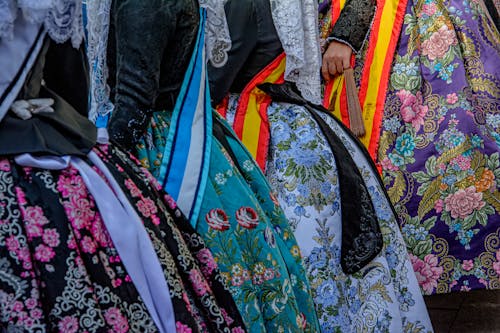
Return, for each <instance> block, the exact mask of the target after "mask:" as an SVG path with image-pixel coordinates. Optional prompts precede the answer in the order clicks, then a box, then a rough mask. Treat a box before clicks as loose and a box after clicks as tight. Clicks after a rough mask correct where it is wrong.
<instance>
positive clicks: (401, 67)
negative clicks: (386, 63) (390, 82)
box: [393, 63, 406, 75]
mask: <svg viewBox="0 0 500 333" xmlns="http://www.w3.org/2000/svg"><path fill="white" fill-rule="evenodd" d="M405 69H406V66H405V64H402V63H397V64H396V65H394V68H393V70H394V71H395V72H396V74H399V75H401V74H403V72H405Z"/></svg>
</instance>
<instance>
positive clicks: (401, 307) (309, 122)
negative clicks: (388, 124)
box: [227, 95, 432, 332]
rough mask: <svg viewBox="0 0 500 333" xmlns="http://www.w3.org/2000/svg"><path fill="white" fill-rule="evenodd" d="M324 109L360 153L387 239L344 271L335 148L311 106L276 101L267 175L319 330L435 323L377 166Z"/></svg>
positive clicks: (407, 328) (419, 327)
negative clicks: (299, 258)
mask: <svg viewBox="0 0 500 333" xmlns="http://www.w3.org/2000/svg"><path fill="white" fill-rule="evenodd" d="M237 97H238V96H236V95H231V97H230V100H229V107H228V111H227V116H228V119H232V118H233V114H234V112H235V110H236V107H237ZM322 117H323V118H324V120H325V121H326V122H327V124H328V126H329V127H330V128H331V129H332V130H333V132H334V133H335V134H336V135H337V136H338V137H339V138H340V139H341V140H342V142H343V144H344V145H345V147H346V148H347V149H348V151H349V153H350V155H351V156H352V158H353V159H354V161H356V167H357V168H358V169H359V171H360V172H361V175H362V176H363V179H364V181H365V184H366V186H367V188H368V191H369V194H370V196H371V200H372V202H373V205H374V208H375V211H376V215H377V219H378V223H379V225H380V227H381V231H382V235H383V240H384V245H383V249H382V251H381V253H379V254H378V255H377V257H376V258H375V259H374V260H373V261H371V262H370V263H369V264H368V265H367V266H365V267H364V268H362V269H361V270H360V271H359V272H357V273H355V274H352V275H347V274H345V273H344V272H343V271H342V268H341V259H340V258H341V257H340V249H341V240H342V216H341V201H340V200H341V198H340V188H339V178H338V173H337V167H336V164H335V158H334V153H333V151H332V149H331V148H330V146H329V144H328V142H327V140H326V138H325V136H324V135H323V134H322V131H321V129H320V128H319V126H318V124H317V123H316V122H315V120H314V119H313V118H312V117H311V114H310V113H309V111H308V110H306V108H304V107H302V106H298V105H292V104H285V103H275V102H273V103H271V105H270V106H269V108H268V119H269V123H270V130H271V142H270V151H269V161H268V164H267V170H266V176H267V178H268V180H269V182H270V184H271V188H272V189H273V190H274V191H275V193H276V196H277V199H278V201H279V203H280V204H281V206H282V207H283V209H284V211H285V215H286V216H287V217H288V219H289V220H290V223H291V225H292V229H293V230H294V233H295V237H296V239H297V242H298V244H299V247H300V250H301V252H302V254H303V256H304V258H305V264H306V269H307V273H308V278H309V281H310V284H311V288H312V292H313V296H314V302H315V305H316V309H317V313H318V317H319V320H320V324H321V331H323V332H414V331H421V332H429V331H432V326H431V323H430V320H429V317H428V315H427V310H426V308H425V304H424V302H423V299H422V296H421V294H420V291H419V289H418V284H417V280H416V278H415V274H414V273H413V270H412V267H411V264H410V261H409V259H408V256H407V252H406V248H405V245H404V242H403V239H402V236H401V233H400V231H399V228H398V225H397V222H396V219H395V216H394V214H393V212H392V209H391V205H390V203H389V202H388V200H387V198H386V196H385V194H384V192H383V186H382V185H381V182H380V181H379V178H377V172H376V170H374V169H373V167H372V164H371V163H370V162H369V160H368V159H367V156H366V155H365V154H363V152H362V151H361V150H360V148H359V147H358V146H357V145H358V143H357V142H355V141H354V140H353V139H352V138H351V137H350V136H349V135H347V134H346V132H345V130H344V128H343V127H341V126H339V125H338V123H337V122H336V121H335V120H334V119H333V118H332V117H330V116H327V115H322ZM342 200H356V198H342Z"/></svg>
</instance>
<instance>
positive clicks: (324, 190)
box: [321, 182, 332, 196]
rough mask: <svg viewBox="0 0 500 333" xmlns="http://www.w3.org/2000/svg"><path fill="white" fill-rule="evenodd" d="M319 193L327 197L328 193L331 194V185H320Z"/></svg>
mask: <svg viewBox="0 0 500 333" xmlns="http://www.w3.org/2000/svg"><path fill="white" fill-rule="evenodd" d="M321 193H322V194H323V195H325V196H328V195H329V194H330V193H332V184H330V183H329V182H323V183H321Z"/></svg>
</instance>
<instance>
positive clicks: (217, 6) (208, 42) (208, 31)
mask: <svg viewBox="0 0 500 333" xmlns="http://www.w3.org/2000/svg"><path fill="white" fill-rule="evenodd" d="M225 2H226V0H199V4H200V7H202V8H205V9H206V10H207V21H206V25H205V49H206V52H207V55H208V59H209V61H210V63H211V64H212V66H214V67H217V68H219V67H222V66H224V65H225V64H226V62H227V57H228V56H227V53H228V52H229V50H230V49H231V36H230V35H229V27H228V26H227V21H226V14H225V12H224V3H225Z"/></svg>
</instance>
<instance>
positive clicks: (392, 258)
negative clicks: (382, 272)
mask: <svg viewBox="0 0 500 333" xmlns="http://www.w3.org/2000/svg"><path fill="white" fill-rule="evenodd" d="M385 256H386V258H387V263H388V264H389V267H390V268H394V267H396V265H397V264H398V255H397V251H396V249H395V248H394V246H393V245H392V243H391V244H389V245H388V246H387V249H386V251H385Z"/></svg>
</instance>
